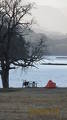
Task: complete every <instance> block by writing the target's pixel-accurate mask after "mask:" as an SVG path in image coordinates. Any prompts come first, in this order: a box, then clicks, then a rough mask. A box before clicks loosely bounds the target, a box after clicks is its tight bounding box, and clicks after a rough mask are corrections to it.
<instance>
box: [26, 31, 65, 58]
mask: <svg viewBox="0 0 67 120" xmlns="http://www.w3.org/2000/svg"><path fill="white" fill-rule="evenodd" d="M42 36H43V40H44V41H46V42H45V44H46V45H47V49H48V55H60V56H67V35H64V34H60V33H49V32H45V33H36V32H34V31H32V32H31V33H30V34H29V35H28V36H26V39H27V40H30V41H33V42H36V41H38V40H40V38H41V37H42Z"/></svg>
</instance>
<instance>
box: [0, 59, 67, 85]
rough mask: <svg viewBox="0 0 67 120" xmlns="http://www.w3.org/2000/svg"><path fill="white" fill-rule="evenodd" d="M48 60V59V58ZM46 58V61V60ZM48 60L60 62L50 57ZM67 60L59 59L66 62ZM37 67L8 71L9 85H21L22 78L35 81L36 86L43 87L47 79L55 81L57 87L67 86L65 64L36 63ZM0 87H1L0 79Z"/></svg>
mask: <svg viewBox="0 0 67 120" xmlns="http://www.w3.org/2000/svg"><path fill="white" fill-rule="evenodd" d="M48 60H49V59H48ZM48 60H46V61H48ZM49 61H50V62H52V61H53V62H60V61H59V60H56V59H50V60H49ZM66 61H67V60H64V59H63V60H61V62H62V63H63V62H64V63H66ZM37 67H38V68H29V69H26V70H25V71H23V70H22V69H21V68H18V69H17V70H12V71H10V77H9V78H10V82H9V83H10V87H22V83H23V80H27V81H36V82H37V83H38V87H44V86H45V85H46V84H47V82H48V80H53V81H54V82H56V85H57V86H58V87H67V65H66V66H65V65H64V66H62V65H61V66H60V65H39V64H38V65H37ZM0 87H2V84H1V80H0Z"/></svg>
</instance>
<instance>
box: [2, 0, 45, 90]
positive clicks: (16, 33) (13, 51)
mask: <svg viewBox="0 0 67 120" xmlns="http://www.w3.org/2000/svg"><path fill="white" fill-rule="evenodd" d="M22 3H23V1H21V0H1V2H0V64H1V66H0V67H1V70H0V73H1V78H2V84H3V88H9V70H11V69H15V68H16V67H17V66H19V67H23V68H25V67H28V66H34V64H33V63H34V62H35V61H39V60H40V59H41V58H42V56H43V49H42V48H43V41H42V40H41V41H40V42H39V43H38V44H37V45H36V46H34V45H33V44H30V42H28V41H25V39H24V35H25V34H24V33H25V30H29V27H30V25H31V24H32V20H31V21H24V17H25V16H26V15H30V14H31V13H30V10H31V9H32V4H30V3H27V4H26V3H25V4H22Z"/></svg>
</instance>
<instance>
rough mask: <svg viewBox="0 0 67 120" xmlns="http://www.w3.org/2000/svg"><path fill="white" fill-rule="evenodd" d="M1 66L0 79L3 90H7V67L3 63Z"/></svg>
mask: <svg viewBox="0 0 67 120" xmlns="http://www.w3.org/2000/svg"><path fill="white" fill-rule="evenodd" d="M1 66H2V72H1V79H2V85H3V88H9V66H8V65H7V64H5V63H4V61H2V62H1Z"/></svg>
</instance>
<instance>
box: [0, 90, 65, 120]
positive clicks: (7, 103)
mask: <svg viewBox="0 0 67 120" xmlns="http://www.w3.org/2000/svg"><path fill="white" fill-rule="evenodd" d="M0 120H67V88H56V89H46V88H23V89H7V90H3V89H0Z"/></svg>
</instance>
